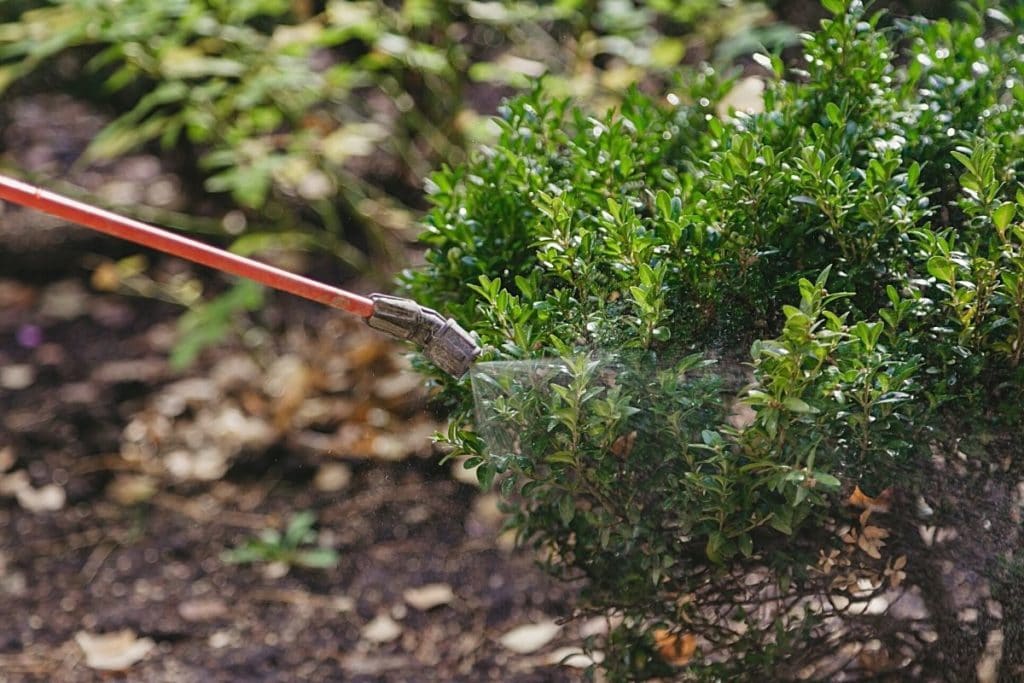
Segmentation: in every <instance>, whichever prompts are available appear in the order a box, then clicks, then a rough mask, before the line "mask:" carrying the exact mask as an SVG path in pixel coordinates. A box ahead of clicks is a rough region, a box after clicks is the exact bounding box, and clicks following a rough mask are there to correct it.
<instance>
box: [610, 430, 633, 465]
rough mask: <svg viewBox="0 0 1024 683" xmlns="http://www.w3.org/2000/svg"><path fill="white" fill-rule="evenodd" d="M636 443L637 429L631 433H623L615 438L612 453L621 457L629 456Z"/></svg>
mask: <svg viewBox="0 0 1024 683" xmlns="http://www.w3.org/2000/svg"><path fill="white" fill-rule="evenodd" d="M635 443H636V430H633V431H632V432H630V433H629V434H623V435H622V436H620V437H619V438H617V439H615V443H613V444H612V454H613V455H615V456H616V457H619V458H625V457H628V456H629V454H630V453H632V452H633V445H634V444H635Z"/></svg>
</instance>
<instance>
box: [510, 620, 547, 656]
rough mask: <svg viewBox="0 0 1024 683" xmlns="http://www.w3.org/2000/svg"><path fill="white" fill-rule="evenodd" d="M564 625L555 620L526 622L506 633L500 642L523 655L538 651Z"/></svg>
mask: <svg viewBox="0 0 1024 683" xmlns="http://www.w3.org/2000/svg"><path fill="white" fill-rule="evenodd" d="M561 630H562V627H561V626H559V625H558V624H556V623H555V622H553V621H542V622H540V623H539V624H526V625H525V626H518V627H516V628H514V629H512V630H511V631H509V632H508V633H506V634H505V635H503V636H502V637H501V638H500V639H499V641H498V642H500V643H501V644H502V646H503V647H504V648H505V649H507V650H512V651H513V652H516V653H518V654H521V655H525V654H530V653H531V652H536V651H537V650H539V649H541V648H542V647H544V646H545V645H547V644H548V643H550V642H551V640H552V639H553V638H554V637H555V636H556V635H558V632H559V631H561Z"/></svg>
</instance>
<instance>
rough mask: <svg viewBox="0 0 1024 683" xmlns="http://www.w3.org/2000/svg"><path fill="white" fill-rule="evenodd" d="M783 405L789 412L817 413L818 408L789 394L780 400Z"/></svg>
mask: <svg viewBox="0 0 1024 683" xmlns="http://www.w3.org/2000/svg"><path fill="white" fill-rule="evenodd" d="M782 405H783V407H784V408H785V409H786V410H788V411H790V412H791V413H817V412H818V410H817V409H816V408H814V407H812V406H810V405H808V404H807V402H806V401H804V400H803V399H799V398H797V397H795V396H790V397H789V398H787V399H785V400H784V401H783V402H782Z"/></svg>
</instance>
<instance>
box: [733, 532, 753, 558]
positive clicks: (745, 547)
mask: <svg viewBox="0 0 1024 683" xmlns="http://www.w3.org/2000/svg"><path fill="white" fill-rule="evenodd" d="M736 545H737V546H738V547H739V549H740V552H741V553H743V557H750V556H751V555H753V554H754V539H753V538H752V537H751V536H750V534H740V535H739V537H738V538H737V539H736Z"/></svg>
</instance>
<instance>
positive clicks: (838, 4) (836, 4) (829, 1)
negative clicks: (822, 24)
mask: <svg viewBox="0 0 1024 683" xmlns="http://www.w3.org/2000/svg"><path fill="white" fill-rule="evenodd" d="M821 4H822V6H823V7H824V8H825V9H826V10H828V11H829V13H831V14H833V15H836V16H838V15H840V14H842V13H844V12H845V11H846V0H821Z"/></svg>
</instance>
